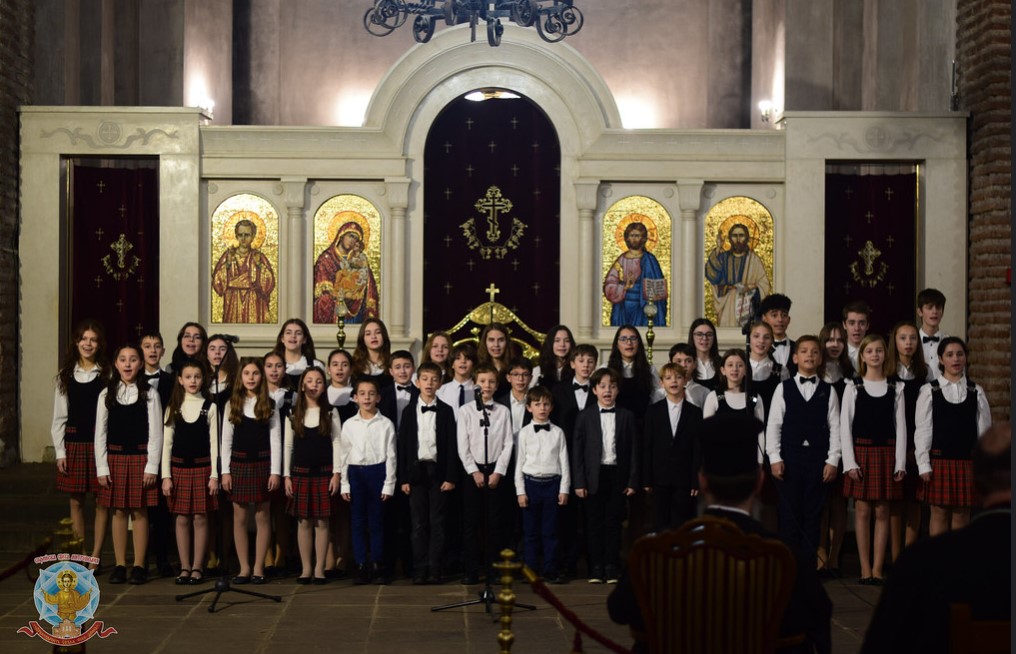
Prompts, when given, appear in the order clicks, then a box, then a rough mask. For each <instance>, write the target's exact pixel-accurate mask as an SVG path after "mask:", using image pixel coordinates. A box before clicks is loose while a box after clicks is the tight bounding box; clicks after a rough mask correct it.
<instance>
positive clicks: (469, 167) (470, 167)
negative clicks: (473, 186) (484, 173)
mask: <svg viewBox="0 0 1016 654" xmlns="http://www.w3.org/2000/svg"><path fill="white" fill-rule="evenodd" d="M474 170H476V169H475V168H473V164H469V165H468V166H466V173H468V174H469V176H470V177H472V176H473V171H474Z"/></svg>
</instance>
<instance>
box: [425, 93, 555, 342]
mask: <svg viewBox="0 0 1016 654" xmlns="http://www.w3.org/2000/svg"><path fill="white" fill-rule="evenodd" d="M560 164H561V151H560V146H559V144H558V139H557V134H556V132H555V131H554V127H553V125H551V123H550V121H549V120H548V119H547V117H546V116H545V115H544V114H543V112H542V111H541V110H540V108H539V107H537V106H536V105H535V104H533V103H532V102H530V101H529V100H528V99H525V98H519V99H510V100H506V99H497V100H486V101H483V102H473V101H470V100H466V99H464V98H460V99H458V100H456V101H454V102H452V103H451V104H449V105H448V107H446V108H445V109H444V111H443V112H442V113H441V115H440V116H438V118H437V120H435V121H434V124H433V126H432V127H431V130H430V133H429V134H428V136H427V145H426V150H425V153H424V199H423V201H424V273H425V277H424V291H423V311H424V314H423V326H424V329H425V330H426V331H427V332H431V331H434V330H437V329H445V328H448V327H451V326H453V325H454V324H455V323H456V322H458V321H459V320H460V319H461V318H462V316H464V315H465V314H466V313H467V312H468V311H469V310H470V309H471V308H473V307H475V306H477V305H478V304H481V303H483V302H485V301H487V300H488V299H489V296H488V294H487V293H486V292H485V291H484V289H485V288H487V287H488V285H489V284H491V283H494V284H495V285H496V286H497V288H499V289H501V292H500V293H499V294H498V295H497V297H496V299H497V301H498V302H501V303H502V304H504V305H505V306H507V307H508V308H509V309H512V310H513V311H515V313H516V314H518V316H519V317H520V318H521V319H522V320H523V321H524V322H526V323H527V324H528V325H530V326H531V327H533V328H535V329H538V330H540V331H544V330H546V329H549V328H550V327H552V326H553V325H555V324H557V323H558V311H559V307H558V305H559V302H558V300H559V289H558V280H559V274H558V267H559V265H560V264H559V253H560V223H561V216H560V213H559V212H560V206H561V194H560V187H561V180H560V177H561V170H560ZM509 204H510V205H511V206H510V209H509V208H508V205H509Z"/></svg>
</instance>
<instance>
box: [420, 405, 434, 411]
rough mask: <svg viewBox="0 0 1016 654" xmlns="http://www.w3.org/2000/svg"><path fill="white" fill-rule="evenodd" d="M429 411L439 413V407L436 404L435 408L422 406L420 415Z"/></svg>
mask: <svg viewBox="0 0 1016 654" xmlns="http://www.w3.org/2000/svg"><path fill="white" fill-rule="evenodd" d="M428 411H433V412H434V413H437V405H436V404H435V405H434V406H427V405H426V404H421V405H420V413H427V412H428Z"/></svg>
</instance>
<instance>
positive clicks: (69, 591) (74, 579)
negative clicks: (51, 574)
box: [45, 570, 92, 622]
mask: <svg viewBox="0 0 1016 654" xmlns="http://www.w3.org/2000/svg"><path fill="white" fill-rule="evenodd" d="M57 583H58V586H59V590H57V592H56V594H55V595H50V594H49V593H45V598H46V603H47V604H52V605H53V606H55V607H56V614H57V616H59V617H60V619H61V620H65V621H68V622H74V619H75V618H77V617H78V611H82V610H84V608H85V607H86V606H88V600H89V598H90V596H91V594H92V591H88V592H87V593H85V594H84V595H82V594H81V593H79V592H78V591H77V590H75V588H76V586H77V585H78V576H77V575H76V574H75V573H74V571H72V570H64V571H63V572H61V573H60V575H59V576H58V577H57Z"/></svg>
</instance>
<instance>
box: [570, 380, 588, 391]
mask: <svg viewBox="0 0 1016 654" xmlns="http://www.w3.org/2000/svg"><path fill="white" fill-rule="evenodd" d="M571 387H572V390H573V391H585V392H587V393H588V392H589V384H576V383H575V382H572V385H571Z"/></svg>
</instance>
